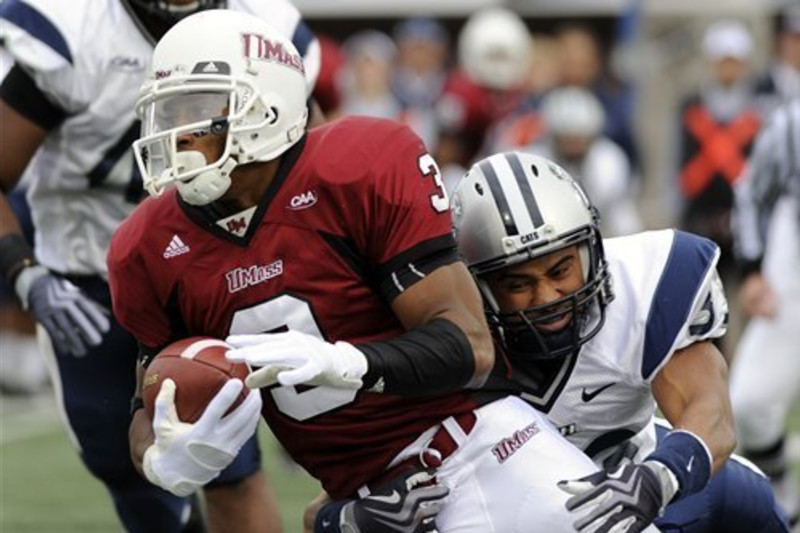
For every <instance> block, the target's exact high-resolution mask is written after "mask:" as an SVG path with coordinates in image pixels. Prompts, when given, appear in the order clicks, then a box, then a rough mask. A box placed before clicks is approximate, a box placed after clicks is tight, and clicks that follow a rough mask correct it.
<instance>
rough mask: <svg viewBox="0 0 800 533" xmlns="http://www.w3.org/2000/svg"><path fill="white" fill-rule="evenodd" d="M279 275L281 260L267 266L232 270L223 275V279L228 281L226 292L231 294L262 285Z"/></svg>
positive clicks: (281, 266)
mask: <svg viewBox="0 0 800 533" xmlns="http://www.w3.org/2000/svg"><path fill="white" fill-rule="evenodd" d="M281 274H283V259H278V260H277V261H273V262H272V263H270V264H268V265H253V266H249V267H246V268H241V267H239V268H234V269H233V270H231V271H230V272H228V273H227V274H225V279H227V280H228V292H230V293H231V294H233V293H234V292H239V291H241V290H243V289H246V288H248V287H252V286H253V285H258V284H259V283H264V282H265V281H267V280H269V279H272V278H274V277H277V276H280V275H281Z"/></svg>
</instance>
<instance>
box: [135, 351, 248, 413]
mask: <svg viewBox="0 0 800 533" xmlns="http://www.w3.org/2000/svg"><path fill="white" fill-rule="evenodd" d="M228 349H229V346H228V345H227V344H225V342H224V341H222V340H220V339H214V338H211V337H189V338H186V339H181V340H179V341H176V342H173V343H172V344H170V345H169V346H167V347H166V348H164V349H163V350H161V351H160V352H159V353H158V355H156V357H155V358H154V359H153V360H152V361H151V362H150V366H148V367H147V371H146V372H145V375H144V381H143V383H142V400H143V401H144V407H145V410H146V411H147V414H148V415H149V416H150V419H151V420H152V418H153V412H154V408H155V401H156V396H158V391H159V390H161V382H162V381H164V379H166V378H170V379H172V380H173V381H174V382H175V385H176V390H175V408H176V409H177V412H178V418H179V419H180V420H181V422H188V423H191V422H196V421H197V419H198V418H200V416H201V415H202V414H203V411H204V410H205V408H206V406H207V405H208V404H209V402H211V400H212V399H213V398H214V396H215V395H216V394H217V392H219V390H220V389H221V388H222V386H223V385H224V384H225V383H226V382H227V381H228V380H229V379H231V378H238V379H241V380H242V381H244V378H245V377H247V374H248V373H249V372H250V369H249V368H248V366H247V365H246V364H245V363H232V362H230V361H228V360H227V359H226V358H225V352H226V351H227V350H228ZM247 393H248V389H247V388H246V387H245V388H243V389H242V392H241V393H240V395H239V397H238V398H237V399H236V401H235V402H234V403H233V405H232V406H231V408H230V409H229V411H231V410H233V409H234V408H235V407H236V406H238V405H239V404H240V403H242V401H244V399H245V398H246V397H247Z"/></svg>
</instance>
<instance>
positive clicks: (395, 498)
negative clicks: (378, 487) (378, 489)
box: [369, 490, 400, 505]
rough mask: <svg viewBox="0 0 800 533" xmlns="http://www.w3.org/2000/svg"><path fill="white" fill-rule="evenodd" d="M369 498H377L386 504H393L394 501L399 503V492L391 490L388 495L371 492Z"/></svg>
mask: <svg viewBox="0 0 800 533" xmlns="http://www.w3.org/2000/svg"><path fill="white" fill-rule="evenodd" d="M369 499H370V500H378V501H379V502H383V503H386V504H388V505H394V504H396V503H400V493H399V492H397V490H393V491H392V493H391V494H389V495H388V496H379V495H377V494H372V495H370V497H369Z"/></svg>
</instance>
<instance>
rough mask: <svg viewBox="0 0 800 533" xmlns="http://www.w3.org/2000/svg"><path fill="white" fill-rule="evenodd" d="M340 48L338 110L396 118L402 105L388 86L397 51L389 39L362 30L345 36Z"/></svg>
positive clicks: (375, 32)
mask: <svg viewBox="0 0 800 533" xmlns="http://www.w3.org/2000/svg"><path fill="white" fill-rule="evenodd" d="M343 50H344V54H345V58H346V63H345V66H344V68H342V70H341V72H340V79H339V87H340V89H341V96H342V101H341V108H340V109H341V112H342V114H344V115H368V116H373V117H381V118H388V119H396V118H398V117H399V116H400V112H401V111H402V106H401V105H400V102H399V101H398V100H397V98H395V96H394V94H393V93H392V88H391V80H392V69H393V68H394V61H395V57H396V55H397V48H396V47H395V45H394V42H393V41H392V39H391V38H390V37H389V36H388V35H386V34H385V33H383V32H380V31H377V30H364V31H360V32H358V33H356V34H354V35H352V36H350V37H348V38H347V40H345V41H344V44H343Z"/></svg>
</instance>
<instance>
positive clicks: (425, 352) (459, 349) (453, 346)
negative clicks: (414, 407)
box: [356, 318, 475, 396]
mask: <svg viewBox="0 0 800 533" xmlns="http://www.w3.org/2000/svg"><path fill="white" fill-rule="evenodd" d="M356 348H358V349H359V350H361V351H362V352H364V354H365V355H366V356H367V361H368V363H369V370H367V373H366V375H365V376H364V389H366V390H373V391H375V392H386V393H389V394H397V395H399V396H428V395H438V394H444V393H448V392H453V391H457V390H461V389H462V388H464V386H465V385H466V384H467V383H468V382H469V380H470V379H472V375H473V374H474V373H475V356H474V355H473V353H472V346H471V345H470V343H469V340H468V339H467V335H466V334H465V333H464V332H463V331H462V330H461V328H459V327H458V326H456V325H455V324H453V323H452V322H450V321H449V320H446V319H443V318H439V319H436V320H433V321H431V322H429V323H428V324H425V325H423V326H420V327H418V328H414V329H412V330H410V331H408V332H406V333H404V334H403V335H401V336H399V337H397V338H395V339H391V340H388V341H375V342H368V343H364V344H357V345H356Z"/></svg>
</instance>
